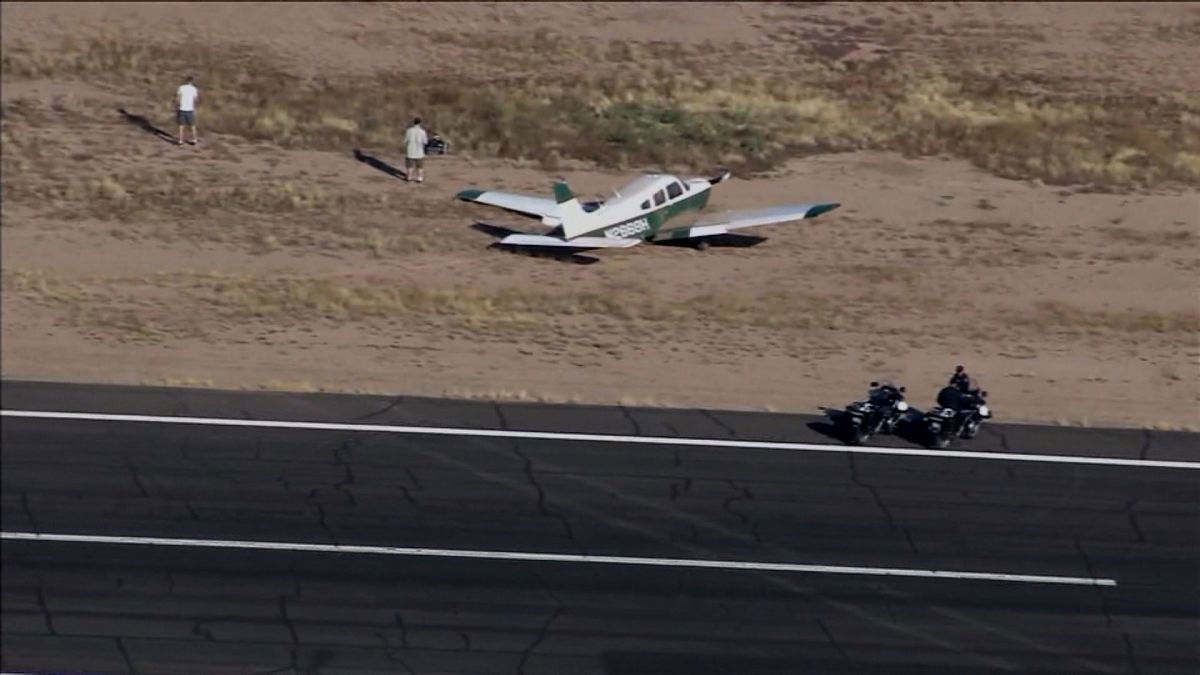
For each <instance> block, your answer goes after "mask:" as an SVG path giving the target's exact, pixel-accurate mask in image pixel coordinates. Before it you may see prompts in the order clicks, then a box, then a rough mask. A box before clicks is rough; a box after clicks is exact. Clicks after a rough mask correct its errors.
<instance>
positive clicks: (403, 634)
mask: <svg viewBox="0 0 1200 675" xmlns="http://www.w3.org/2000/svg"><path fill="white" fill-rule="evenodd" d="M396 625H397V626H399V627H400V645H401V646H403V647H405V648H407V647H408V626H406V625H405V624H404V615H403V614H401V613H400V612H396Z"/></svg>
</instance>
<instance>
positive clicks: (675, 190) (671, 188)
mask: <svg viewBox="0 0 1200 675" xmlns="http://www.w3.org/2000/svg"><path fill="white" fill-rule="evenodd" d="M681 194H683V188H681V187H679V183H671V184H670V185H668V186H667V196H669V197H670V198H671V199H675V198H676V197H678V196H679V195H681Z"/></svg>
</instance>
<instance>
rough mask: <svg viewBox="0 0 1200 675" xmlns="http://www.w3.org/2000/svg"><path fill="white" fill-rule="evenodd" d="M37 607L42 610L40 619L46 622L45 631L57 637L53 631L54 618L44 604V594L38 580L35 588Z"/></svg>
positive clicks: (40, 582) (48, 607) (47, 606)
mask: <svg viewBox="0 0 1200 675" xmlns="http://www.w3.org/2000/svg"><path fill="white" fill-rule="evenodd" d="M37 600H38V607H41V608H42V618H44V619H45V620H46V630H48V631H50V634H51V635H58V633H57V632H56V631H55V630H54V617H53V616H52V615H51V614H50V606H49V605H47V604H46V593H45V591H43V590H42V581H41V579H39V580H38V586H37Z"/></svg>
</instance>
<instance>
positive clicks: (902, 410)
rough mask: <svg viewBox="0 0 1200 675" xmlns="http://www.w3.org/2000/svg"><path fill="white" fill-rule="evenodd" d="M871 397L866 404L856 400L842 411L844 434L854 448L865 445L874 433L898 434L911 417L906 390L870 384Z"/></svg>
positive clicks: (874, 383) (865, 401) (875, 383)
mask: <svg viewBox="0 0 1200 675" xmlns="http://www.w3.org/2000/svg"><path fill="white" fill-rule="evenodd" d="M871 390H872V391H871V396H869V397H868V398H867V399H866V400H864V401H855V402H853V403H851V404H850V405H847V406H846V409H845V410H844V411H843V412H842V415H841V423H842V434H843V437H844V438H845V439H846V441H847V442H849V443H850V444H852V445H862V444H863V443H866V442H867V441H868V440H869V439H870V438H871V436H874V435H875V434H880V433H884V434H891V433H895V432H896V427H897V426H899V424H900V422H902V421H903V420H904V419H905V417H907V415H908V402H907V401H905V400H904V391H905V389H904V387H899V388H897V387H893V386H892V385H890V384H888V385H884V386H882V387H880V386H879V383H878V382H872V383H871Z"/></svg>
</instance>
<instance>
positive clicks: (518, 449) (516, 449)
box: [513, 442, 575, 541]
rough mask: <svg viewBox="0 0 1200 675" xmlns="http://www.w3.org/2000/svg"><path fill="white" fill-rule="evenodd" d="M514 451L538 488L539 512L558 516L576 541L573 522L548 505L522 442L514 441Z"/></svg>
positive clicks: (572, 539) (527, 475) (549, 515)
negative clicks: (553, 510)
mask: <svg viewBox="0 0 1200 675" xmlns="http://www.w3.org/2000/svg"><path fill="white" fill-rule="evenodd" d="M513 452H514V453H516V455H517V457H520V458H521V460H522V461H523V462H524V463H525V476H526V477H527V478H528V479H529V484H530V485H532V486H533V489H535V490H537V508H538V513H540V514H542V515H543V516H547V517H550V518H557V519H558V520H559V521H561V522H562V524H563V529H565V530H566V532H567V539H570V540H571V541H575V532H574V530H573V529H572V528H571V523H569V522H568V521H567V519H566V517H564V516H562V515H560V514H557V513H553V512H551V511H550V509H549V508H547V507H546V491H545V490H543V489H542V485H541V483H539V482H538V480H537V476H535V475H534V472H533V460H532V459H531V458H530V457H529V456H528V455H526V454H525V453H524V452H522V451H521V444H520V443H516V442H514V443H513Z"/></svg>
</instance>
